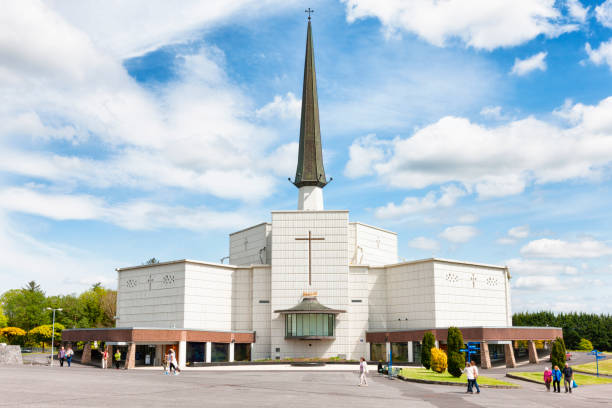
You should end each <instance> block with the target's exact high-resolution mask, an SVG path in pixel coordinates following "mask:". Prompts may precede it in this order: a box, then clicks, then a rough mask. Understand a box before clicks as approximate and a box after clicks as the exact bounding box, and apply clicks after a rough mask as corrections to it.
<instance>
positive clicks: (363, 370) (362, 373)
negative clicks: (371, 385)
mask: <svg viewBox="0 0 612 408" xmlns="http://www.w3.org/2000/svg"><path fill="white" fill-rule="evenodd" d="M367 373H368V363H366V361H365V358H363V357H361V358H360V359H359V386H360V387H361V386H362V385H363V386H366V387H367V386H368V379H367V378H366V374H367Z"/></svg>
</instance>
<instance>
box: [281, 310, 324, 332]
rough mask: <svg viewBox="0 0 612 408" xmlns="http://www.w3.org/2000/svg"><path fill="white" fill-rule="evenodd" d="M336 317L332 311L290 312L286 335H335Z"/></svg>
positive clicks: (286, 316)
mask: <svg viewBox="0 0 612 408" xmlns="http://www.w3.org/2000/svg"><path fill="white" fill-rule="evenodd" d="M334 319H335V315H333V314H331V313H288V314H286V315H285V337H309V336H314V337H333V336H334Z"/></svg>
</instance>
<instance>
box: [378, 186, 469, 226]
mask: <svg viewBox="0 0 612 408" xmlns="http://www.w3.org/2000/svg"><path fill="white" fill-rule="evenodd" d="M440 190H441V191H440V193H436V192H434V191H430V192H429V193H427V195H425V197H423V198H419V197H406V198H405V199H404V201H403V202H402V203H401V204H400V205H395V203H388V204H387V205H386V206H384V207H378V208H377V209H376V212H375V214H376V217H378V218H381V219H387V218H398V217H402V216H405V215H408V214H413V213H417V212H422V211H430V210H433V209H436V208H446V207H451V206H452V205H454V204H455V203H456V202H457V200H458V199H459V198H461V197H463V196H465V195H466V194H467V192H466V191H465V190H464V189H462V188H460V187H457V186H456V185H453V184H451V185H448V186H443V187H442V188H441V189H440Z"/></svg>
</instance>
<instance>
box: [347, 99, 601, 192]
mask: <svg viewBox="0 0 612 408" xmlns="http://www.w3.org/2000/svg"><path fill="white" fill-rule="evenodd" d="M555 113H557V114H558V115H561V116H563V117H564V118H566V120H568V121H569V124H570V126H566V127H563V126H560V125H559V124H557V123H554V124H553V123H549V122H547V121H543V120H539V119H536V118H534V117H527V118H525V119H520V120H514V121H511V122H508V123H506V124H502V125H498V126H492V127H487V126H483V125H479V124H475V123H472V122H470V121H469V120H468V119H465V118H458V117H452V116H447V117H444V118H442V119H440V120H439V121H438V122H436V123H433V124H431V125H428V126H426V127H424V128H422V129H420V130H417V131H416V132H415V133H414V134H413V135H412V136H411V137H408V138H399V137H398V138H395V139H392V140H384V139H377V138H374V140H370V141H369V142H368V144H363V143H362V142H361V140H360V139H358V140H356V141H355V142H354V143H353V146H359V147H360V148H361V149H363V151H362V152H361V156H368V151H375V149H377V148H378V146H379V145H380V144H384V143H386V145H385V146H386V149H387V152H386V153H385V154H384V155H382V158H381V159H380V160H377V161H373V162H372V163H371V164H370V168H371V169H372V170H373V171H374V172H375V174H376V175H377V176H378V179H379V180H380V181H381V182H383V183H385V184H388V185H390V186H392V187H397V188H406V189H412V188H419V189H420V188H425V187H428V186H431V185H439V184H446V183H452V182H455V183H461V184H463V186H464V187H465V188H466V189H467V190H468V191H470V192H471V191H476V192H477V193H478V195H479V196H480V197H481V198H488V197H503V196H507V195H512V194H519V193H521V192H523V191H524V189H525V187H526V186H527V185H530V184H532V183H535V184H544V183H551V182H562V181H567V180H573V179H584V180H588V179H591V180H596V179H598V178H600V177H601V175H602V172H603V171H604V169H605V168H606V166H607V165H609V163H610V162H612V97H610V98H606V99H604V100H602V101H600V102H599V104H597V105H583V104H580V103H578V104H574V105H565V106H564V107H563V109H562V110H561V111H558V112H555ZM556 122H558V121H556ZM457 152H460V153H461V154H458V153H457ZM374 156H376V155H374ZM358 165H359V163H358V162H357V161H354V160H353V159H352V158H351V160H349V163H348V164H347V167H352V168H358Z"/></svg>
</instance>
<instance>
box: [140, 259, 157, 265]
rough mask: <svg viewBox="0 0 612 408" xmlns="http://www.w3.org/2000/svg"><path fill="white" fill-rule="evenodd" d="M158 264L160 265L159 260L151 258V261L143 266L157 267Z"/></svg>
mask: <svg viewBox="0 0 612 408" xmlns="http://www.w3.org/2000/svg"><path fill="white" fill-rule="evenodd" d="M158 263H159V259H157V258H151V259H148V260H147V261H146V262H145V263H144V264H143V265H155V264H158Z"/></svg>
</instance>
